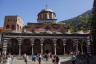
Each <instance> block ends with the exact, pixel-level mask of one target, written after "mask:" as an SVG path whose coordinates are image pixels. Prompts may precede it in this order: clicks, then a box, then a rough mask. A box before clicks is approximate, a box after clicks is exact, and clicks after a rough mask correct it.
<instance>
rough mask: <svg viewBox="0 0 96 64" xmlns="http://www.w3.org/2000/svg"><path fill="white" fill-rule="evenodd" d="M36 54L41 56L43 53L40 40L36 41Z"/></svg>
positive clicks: (34, 47)
mask: <svg viewBox="0 0 96 64" xmlns="http://www.w3.org/2000/svg"><path fill="white" fill-rule="evenodd" d="M33 49H34V54H35V55H37V54H40V53H41V45H40V39H34V46H33Z"/></svg>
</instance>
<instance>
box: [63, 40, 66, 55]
mask: <svg viewBox="0 0 96 64" xmlns="http://www.w3.org/2000/svg"><path fill="white" fill-rule="evenodd" d="M63 46H64V55H65V53H66V51H65V46H66V39H63Z"/></svg>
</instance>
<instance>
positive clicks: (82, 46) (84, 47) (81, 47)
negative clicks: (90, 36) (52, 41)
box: [78, 39, 87, 54]
mask: <svg viewBox="0 0 96 64" xmlns="http://www.w3.org/2000/svg"><path fill="white" fill-rule="evenodd" d="M78 45H79V46H78V49H79V51H80V53H81V54H86V53H87V42H86V39H78Z"/></svg>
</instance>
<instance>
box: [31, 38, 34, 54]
mask: <svg viewBox="0 0 96 64" xmlns="http://www.w3.org/2000/svg"><path fill="white" fill-rule="evenodd" d="M31 45H32V55H34V47H33V46H34V39H33V38H32V39H31Z"/></svg>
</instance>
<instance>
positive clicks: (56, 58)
mask: <svg viewBox="0 0 96 64" xmlns="http://www.w3.org/2000/svg"><path fill="white" fill-rule="evenodd" d="M55 63H56V64H58V63H59V57H58V56H57V55H56V57H55Z"/></svg>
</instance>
